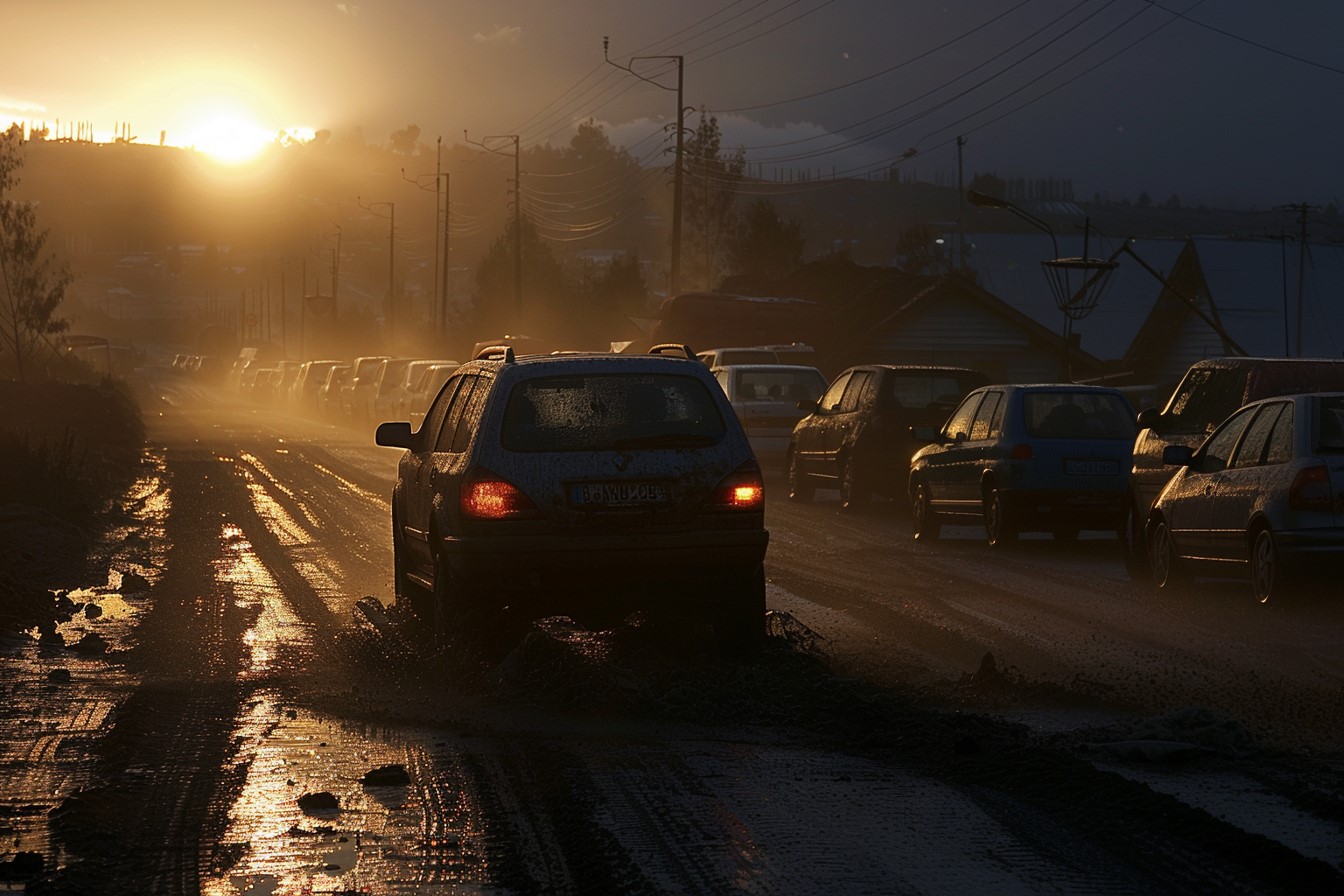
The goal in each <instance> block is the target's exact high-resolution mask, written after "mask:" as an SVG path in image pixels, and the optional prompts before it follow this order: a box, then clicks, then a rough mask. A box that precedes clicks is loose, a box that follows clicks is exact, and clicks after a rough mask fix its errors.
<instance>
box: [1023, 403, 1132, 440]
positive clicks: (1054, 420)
mask: <svg viewBox="0 0 1344 896" xmlns="http://www.w3.org/2000/svg"><path fill="white" fill-rule="evenodd" d="M1022 405H1023V411H1024V413H1025V415H1026V426H1027V434H1028V435H1030V436H1032V437H1034V438H1042V439H1128V440H1132V439H1133V438H1134V413H1133V411H1132V410H1131V409H1130V407H1129V403H1128V402H1127V401H1125V399H1124V397H1123V396H1121V395H1118V394H1116V393H1113V392H1032V393H1029V394H1027V395H1025V396H1024V397H1023V402H1022Z"/></svg>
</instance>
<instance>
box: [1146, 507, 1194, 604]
mask: <svg viewBox="0 0 1344 896" xmlns="http://www.w3.org/2000/svg"><path fill="white" fill-rule="evenodd" d="M1147 543H1148V568H1149V571H1150V572H1151V573H1152V577H1153V584H1154V585H1155V586H1157V587H1158V588H1159V589H1163V588H1174V587H1176V586H1178V585H1180V584H1182V583H1183V582H1184V581H1185V578H1186V575H1185V570H1184V569H1183V568H1182V563H1181V557H1180V554H1179V553H1178V551H1177V549H1176V540H1175V539H1174V538H1172V536H1171V529H1170V527H1168V526H1167V521H1166V520H1164V519H1162V518H1160V517H1159V518H1158V519H1157V521H1156V522H1154V523H1153V525H1152V526H1151V531H1150V532H1149V533H1148V538H1147Z"/></svg>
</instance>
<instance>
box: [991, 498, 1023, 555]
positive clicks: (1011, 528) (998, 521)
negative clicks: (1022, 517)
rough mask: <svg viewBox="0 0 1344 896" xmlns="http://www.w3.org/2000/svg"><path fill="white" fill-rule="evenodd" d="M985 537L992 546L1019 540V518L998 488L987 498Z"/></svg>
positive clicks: (1000, 545) (1001, 545)
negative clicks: (1017, 518)
mask: <svg viewBox="0 0 1344 896" xmlns="http://www.w3.org/2000/svg"><path fill="white" fill-rule="evenodd" d="M985 539H986V540H987V541H988V542H989V545H990V547H996V548H997V547H1003V546H1004V545H1008V544H1011V543H1013V542H1014V541H1016V540H1017V520H1016V518H1015V517H1014V515H1013V509H1012V507H1011V506H1010V504H1009V501H1008V499H1007V497H1006V496H1005V495H1004V494H1003V492H1001V491H999V490H998V489H997V488H996V489H992V490H991V491H990V493H989V496H988V497H986V498H985Z"/></svg>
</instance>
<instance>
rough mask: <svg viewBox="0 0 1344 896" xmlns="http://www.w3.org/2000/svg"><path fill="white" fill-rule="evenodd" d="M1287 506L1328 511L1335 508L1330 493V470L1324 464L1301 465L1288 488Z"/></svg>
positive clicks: (1294, 508) (1295, 508)
mask: <svg viewBox="0 0 1344 896" xmlns="http://www.w3.org/2000/svg"><path fill="white" fill-rule="evenodd" d="M1288 506H1289V507H1290V508H1292V509H1293V510H1314V511H1324V512H1326V513H1329V512H1330V511H1332V510H1334V509H1335V501H1334V496H1333V495H1332V494H1330V471H1329V470H1328V469H1326V467H1325V465H1323V464H1322V465H1320V466H1315V467H1303V468H1302V469H1301V470H1298V471H1297V475H1296V476H1294V477H1293V485H1292V487H1291V488H1290V489H1288Z"/></svg>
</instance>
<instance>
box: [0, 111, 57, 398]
mask: <svg viewBox="0 0 1344 896" xmlns="http://www.w3.org/2000/svg"><path fill="white" fill-rule="evenodd" d="M22 167H23V132H22V131H21V130H20V129H19V127H18V125H14V126H12V127H10V129H9V130H8V131H6V132H5V133H4V134H3V135H0V290H3V292H0V349H3V350H4V351H5V352H7V353H8V354H10V355H12V357H13V364H14V367H15V371H16V373H17V374H18V377H19V379H20V380H23V379H24V376H25V370H24V364H25V362H27V361H28V360H29V359H30V358H32V357H33V355H34V353H35V352H36V351H37V350H38V349H39V348H40V347H41V346H42V344H43V343H44V342H46V339H47V337H48V336H54V335H56V334H57V333H62V332H64V331H65V330H67V329H69V327H70V322H69V321H67V320H64V319H62V318H58V317H56V309H57V308H58V307H60V304H61V302H62V301H64V300H65V288H66V287H67V286H69V285H70V282H71V280H72V279H73V278H72V277H71V275H70V273H69V271H67V270H66V269H65V268H64V267H57V266H56V264H55V262H54V261H53V260H52V258H51V256H50V255H48V254H47V253H46V251H45V250H46V243H47V231H45V230H39V229H38V226H37V209H36V207H35V206H34V205H32V204H30V203H27V202H21V201H19V200H17V199H15V198H14V196H13V191H14V188H15V187H17V186H18V184H19V169H20V168H22Z"/></svg>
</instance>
